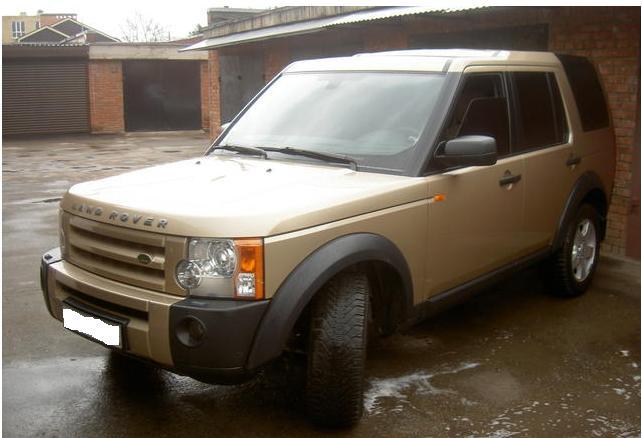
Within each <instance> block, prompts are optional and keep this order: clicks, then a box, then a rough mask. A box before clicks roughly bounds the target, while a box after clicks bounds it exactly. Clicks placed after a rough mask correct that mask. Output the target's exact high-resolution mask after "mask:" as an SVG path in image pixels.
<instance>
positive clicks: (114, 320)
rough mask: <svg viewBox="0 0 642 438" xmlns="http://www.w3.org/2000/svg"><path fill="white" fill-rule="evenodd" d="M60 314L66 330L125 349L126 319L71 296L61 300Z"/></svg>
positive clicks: (105, 344) (107, 345) (100, 342)
mask: <svg viewBox="0 0 642 438" xmlns="http://www.w3.org/2000/svg"><path fill="white" fill-rule="evenodd" d="M62 315H63V318H62V319H63V326H64V327H65V328H66V329H67V330H69V331H72V332H74V333H76V334H78V335H80V336H82V337H83V338H86V339H89V340H90V341H93V342H97V343H99V344H101V345H103V346H105V347H108V348H115V349H119V350H125V348H126V336H125V333H126V330H125V328H126V327H127V324H128V323H129V320H128V319H126V318H121V317H119V316H115V315H110V314H107V313H105V312H103V311H101V310H98V309H96V308H93V307H90V306H87V305H85V304H84V303H81V302H79V301H78V300H75V299H73V298H67V299H66V300H64V301H63V302H62Z"/></svg>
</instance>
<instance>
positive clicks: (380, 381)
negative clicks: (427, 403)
mask: <svg viewBox="0 0 642 438" xmlns="http://www.w3.org/2000/svg"><path fill="white" fill-rule="evenodd" d="M479 365H480V364H479V363H464V364H462V365H459V366H457V367H455V368H446V369H443V370H441V371H435V372H432V373H429V372H427V371H417V372H414V373H411V374H406V375H403V376H400V377H391V378H371V379H370V381H369V382H368V385H369V386H370V388H369V389H368V390H367V391H366V393H365V395H364V408H365V410H366V412H367V413H368V414H369V415H378V414H382V413H385V411H386V410H391V411H396V412H398V411H401V410H403V408H404V406H409V405H411V402H410V400H409V396H410V395H419V396H431V395H442V394H448V395H451V396H454V395H456V394H457V393H456V392H455V391H454V390H451V389H445V388H438V387H436V386H435V385H433V384H432V382H431V380H432V379H433V378H435V377H438V376H442V375H445V374H456V373H459V372H461V371H466V370H470V369H472V368H477V367H478V366H479Z"/></svg>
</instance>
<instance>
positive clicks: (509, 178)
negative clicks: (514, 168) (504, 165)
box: [499, 171, 522, 187]
mask: <svg viewBox="0 0 642 438" xmlns="http://www.w3.org/2000/svg"><path fill="white" fill-rule="evenodd" d="M521 179H522V176H521V175H512V174H511V173H510V172H509V171H506V173H505V174H504V176H502V177H501V178H500V179H499V185H500V186H502V187H503V186H507V185H509V184H516V183H518V182H519V181H520V180H521Z"/></svg>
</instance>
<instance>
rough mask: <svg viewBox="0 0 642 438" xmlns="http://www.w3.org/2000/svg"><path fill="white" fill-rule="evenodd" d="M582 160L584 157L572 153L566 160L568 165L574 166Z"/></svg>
mask: <svg viewBox="0 0 642 438" xmlns="http://www.w3.org/2000/svg"><path fill="white" fill-rule="evenodd" d="M581 162H582V157H578V156H573V155H571V156H570V157H568V160H566V165H567V166H568V167H572V166H577V165H578V164H580V163H581Z"/></svg>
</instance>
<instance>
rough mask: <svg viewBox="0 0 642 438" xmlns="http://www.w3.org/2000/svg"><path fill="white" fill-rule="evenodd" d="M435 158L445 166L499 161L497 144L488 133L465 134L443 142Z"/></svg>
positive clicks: (490, 163)
mask: <svg viewBox="0 0 642 438" xmlns="http://www.w3.org/2000/svg"><path fill="white" fill-rule="evenodd" d="M435 159H436V160H437V162H438V163H439V164H440V165H441V166H442V167H444V168H447V167H457V166H492V165H493V164H495V163H496V162H497V144H496V143H495V139H494V138H493V137H488V136H486V135H464V136H461V137H457V138H453V139H452V140H449V141H447V142H445V143H442V144H441V145H440V146H439V149H438V150H437V154H436V155H435Z"/></svg>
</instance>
